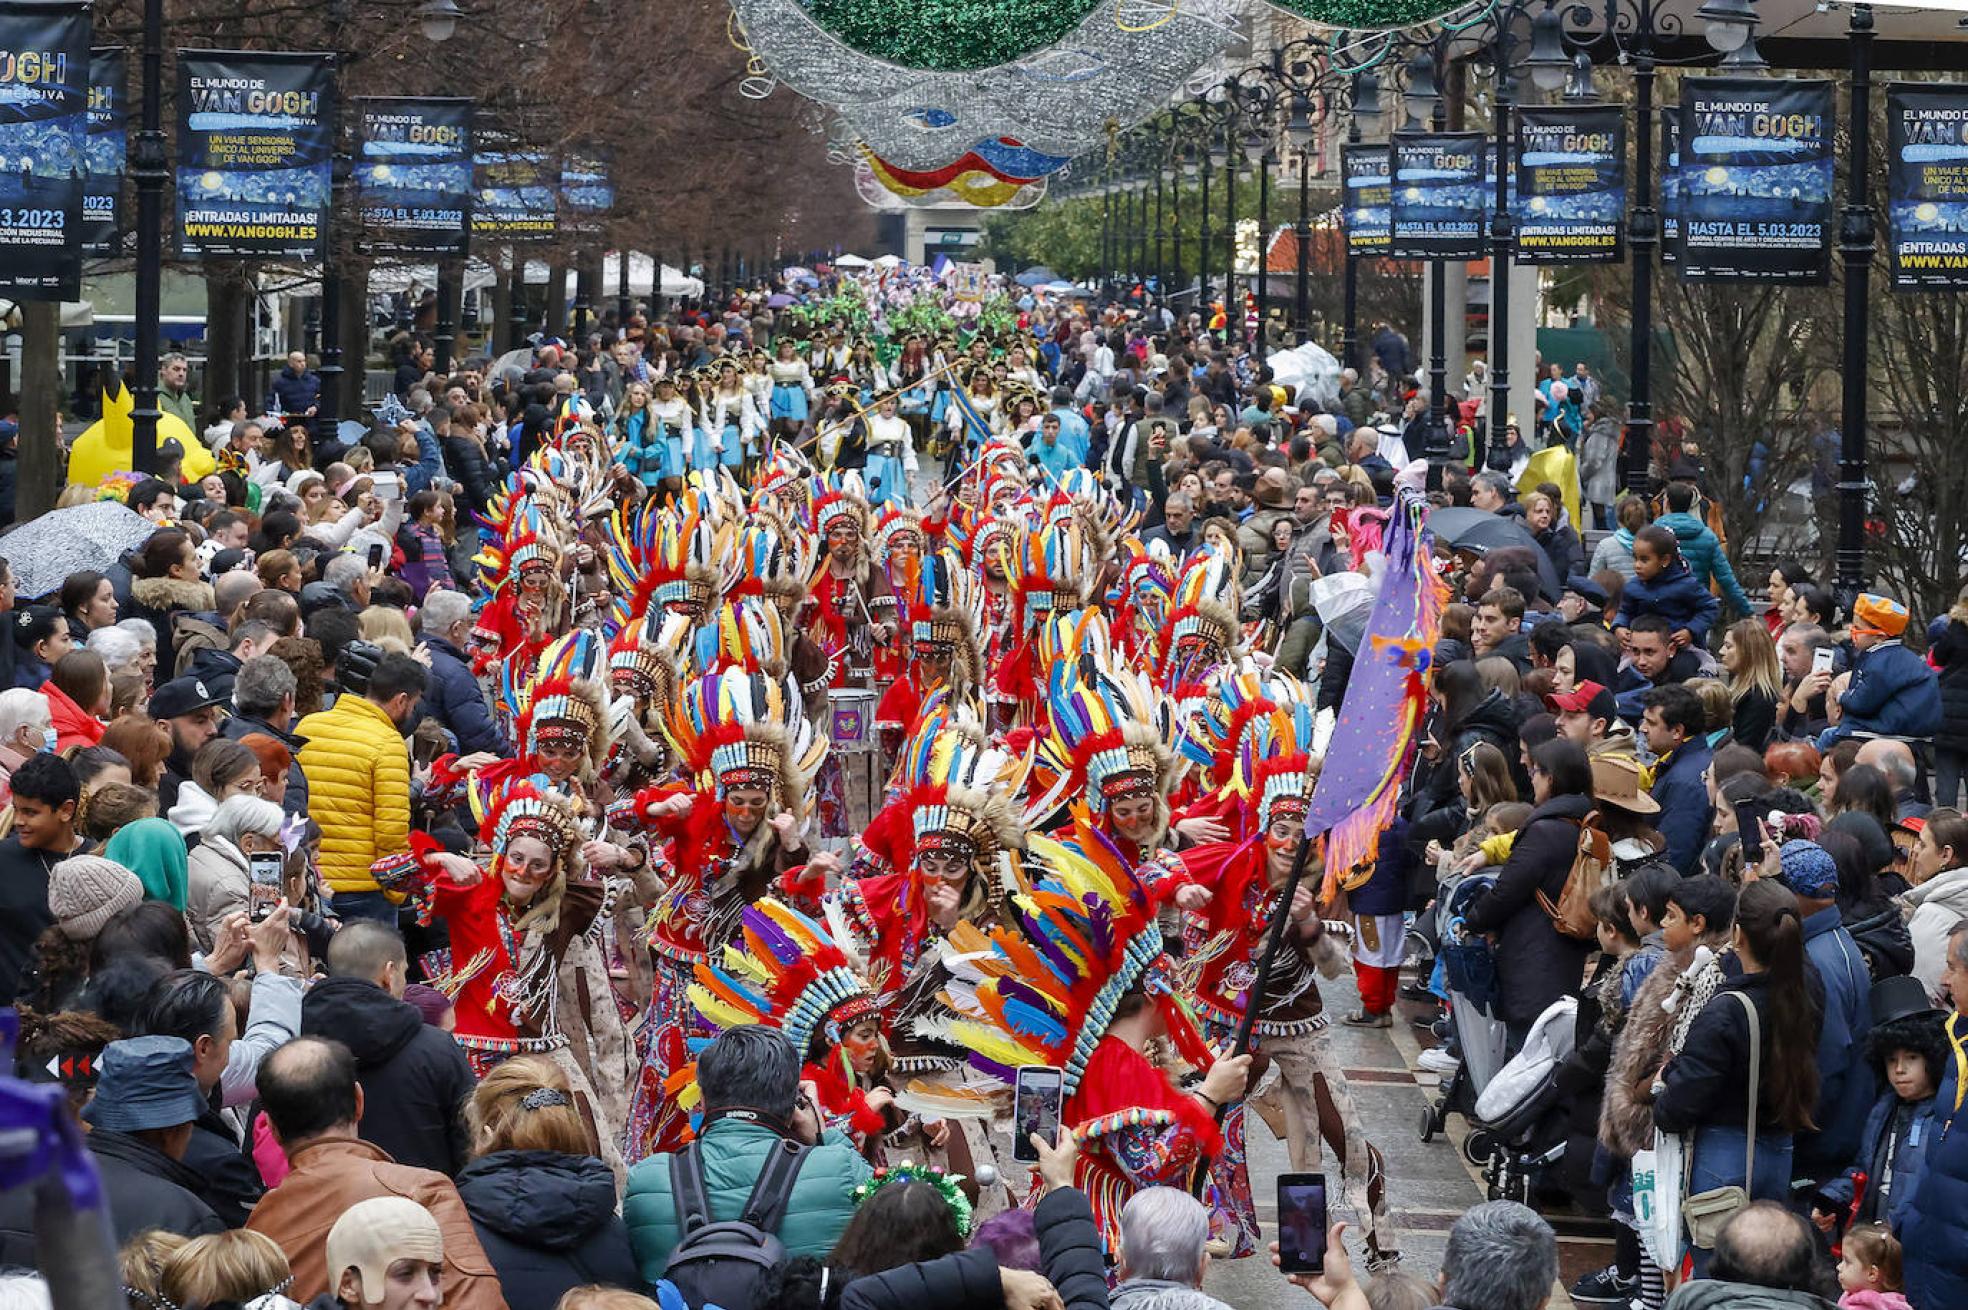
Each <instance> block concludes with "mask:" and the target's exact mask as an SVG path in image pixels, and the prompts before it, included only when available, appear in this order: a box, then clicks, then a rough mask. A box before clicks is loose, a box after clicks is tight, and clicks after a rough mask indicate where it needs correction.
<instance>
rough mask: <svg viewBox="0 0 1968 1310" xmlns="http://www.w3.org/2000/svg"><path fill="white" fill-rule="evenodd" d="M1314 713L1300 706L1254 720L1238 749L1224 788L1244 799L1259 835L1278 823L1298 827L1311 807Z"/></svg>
mask: <svg viewBox="0 0 1968 1310" xmlns="http://www.w3.org/2000/svg"><path fill="white" fill-rule="evenodd" d="M1316 718H1317V711H1316V710H1315V709H1314V708H1313V706H1312V705H1311V704H1310V703H1308V702H1306V701H1298V702H1296V703H1294V704H1290V705H1281V706H1279V707H1278V708H1277V709H1275V710H1273V711H1271V712H1270V713H1269V714H1264V715H1261V716H1259V717H1258V719H1257V720H1256V722H1255V723H1253V724H1252V725H1251V730H1250V731H1249V732H1246V733H1245V734H1244V735H1243V740H1242V741H1241V742H1240V743H1239V744H1238V746H1237V748H1236V751H1235V756H1234V760H1235V762H1234V766H1233V770H1232V773H1231V780H1230V785H1231V786H1232V787H1233V788H1235V789H1236V791H1237V793H1238V794H1239V795H1241V796H1243V797H1245V798H1247V799H1248V800H1249V801H1250V803H1251V806H1252V811H1253V814H1254V816H1255V819H1256V826H1255V831H1257V832H1258V833H1260V834H1261V833H1263V832H1264V831H1266V830H1267V829H1268V828H1270V826H1271V825H1272V824H1273V823H1275V822H1277V821H1279V820H1281V819H1289V820H1292V821H1293V822H1296V823H1302V822H1303V821H1304V819H1305V815H1306V813H1307V811H1309V810H1310V809H1311V808H1312V788H1313V785H1314V784H1313V780H1312V762H1313V757H1312V732H1313V724H1314V720H1315V719H1316Z"/></svg>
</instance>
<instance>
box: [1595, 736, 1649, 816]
mask: <svg viewBox="0 0 1968 1310" xmlns="http://www.w3.org/2000/svg"><path fill="white" fill-rule="evenodd" d="M1591 764H1592V799H1594V800H1596V801H1598V802H1599V803H1600V804H1601V805H1611V806H1613V807H1614V808H1616V809H1622V810H1625V811H1626V812H1627V813H1629V814H1659V813H1660V802H1659V801H1657V800H1655V799H1654V798H1653V797H1652V796H1649V795H1648V794H1647V793H1646V792H1644V791H1641V790H1640V761H1639V760H1637V759H1635V758H1634V757H1633V756H1631V755H1627V754H1623V753H1619V752H1614V751H1608V752H1606V753H1605V754H1603V755H1594V756H1593V757H1592V759H1591Z"/></svg>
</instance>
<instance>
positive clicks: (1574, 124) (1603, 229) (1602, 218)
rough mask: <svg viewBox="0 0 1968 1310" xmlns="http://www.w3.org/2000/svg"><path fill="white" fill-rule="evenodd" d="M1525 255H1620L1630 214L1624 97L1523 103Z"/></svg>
mask: <svg viewBox="0 0 1968 1310" xmlns="http://www.w3.org/2000/svg"><path fill="white" fill-rule="evenodd" d="M1512 212H1513V214H1514V215H1515V217H1516V220H1517V221H1516V223H1515V224H1514V227H1515V229H1516V234H1517V261H1518V262H1519V263H1522V264H1594V263H1611V262H1616V261H1617V260H1618V259H1619V258H1620V255H1621V253H1622V246H1623V244H1624V243H1623V240H1622V237H1621V232H1620V228H1621V222H1622V220H1623V219H1624V218H1625V216H1626V112H1625V110H1624V109H1622V108H1621V107H1620V106H1619V105H1563V106H1553V107H1551V108H1533V107H1531V106H1525V107H1524V108H1522V109H1519V110H1518V111H1517V203H1516V208H1515V209H1514V210H1513V211H1512Z"/></svg>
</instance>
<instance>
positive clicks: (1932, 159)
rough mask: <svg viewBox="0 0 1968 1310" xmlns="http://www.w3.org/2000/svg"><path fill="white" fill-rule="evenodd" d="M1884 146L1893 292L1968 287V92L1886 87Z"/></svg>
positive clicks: (1918, 85)
mask: <svg viewBox="0 0 1968 1310" xmlns="http://www.w3.org/2000/svg"><path fill="white" fill-rule="evenodd" d="M1886 142H1887V145H1886V192H1887V209H1886V247H1887V252H1888V253H1887V258H1888V259H1889V260H1890V261H1891V263H1892V268H1893V289H1894V290H1895V291H1959V290H1960V289H1962V288H1963V287H1968V87H1961V86H1948V85H1945V84H1942V83H1935V82H1896V83H1894V84H1893V85H1892V86H1890V87H1888V88H1887V89H1886Z"/></svg>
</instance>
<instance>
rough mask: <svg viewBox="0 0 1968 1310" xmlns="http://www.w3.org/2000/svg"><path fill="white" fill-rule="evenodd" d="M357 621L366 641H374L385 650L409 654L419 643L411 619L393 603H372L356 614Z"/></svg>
mask: <svg viewBox="0 0 1968 1310" xmlns="http://www.w3.org/2000/svg"><path fill="white" fill-rule="evenodd" d="M356 623H357V624H359V625H360V626H361V628H362V639H363V640H364V641H368V642H374V643H375V644H376V645H378V646H380V647H382V648H383V649H384V650H385V651H394V652H396V653H397V654H399V655H408V654H409V653H410V652H411V650H412V649H413V648H414V647H415V646H416V644H417V638H416V634H414V633H413V632H411V631H410V620H409V619H408V618H406V617H404V613H403V611H402V610H400V609H397V608H396V607H395V606H393V605H371V606H369V607H368V608H367V609H365V610H363V611H362V613H360V614H358V615H356Z"/></svg>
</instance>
